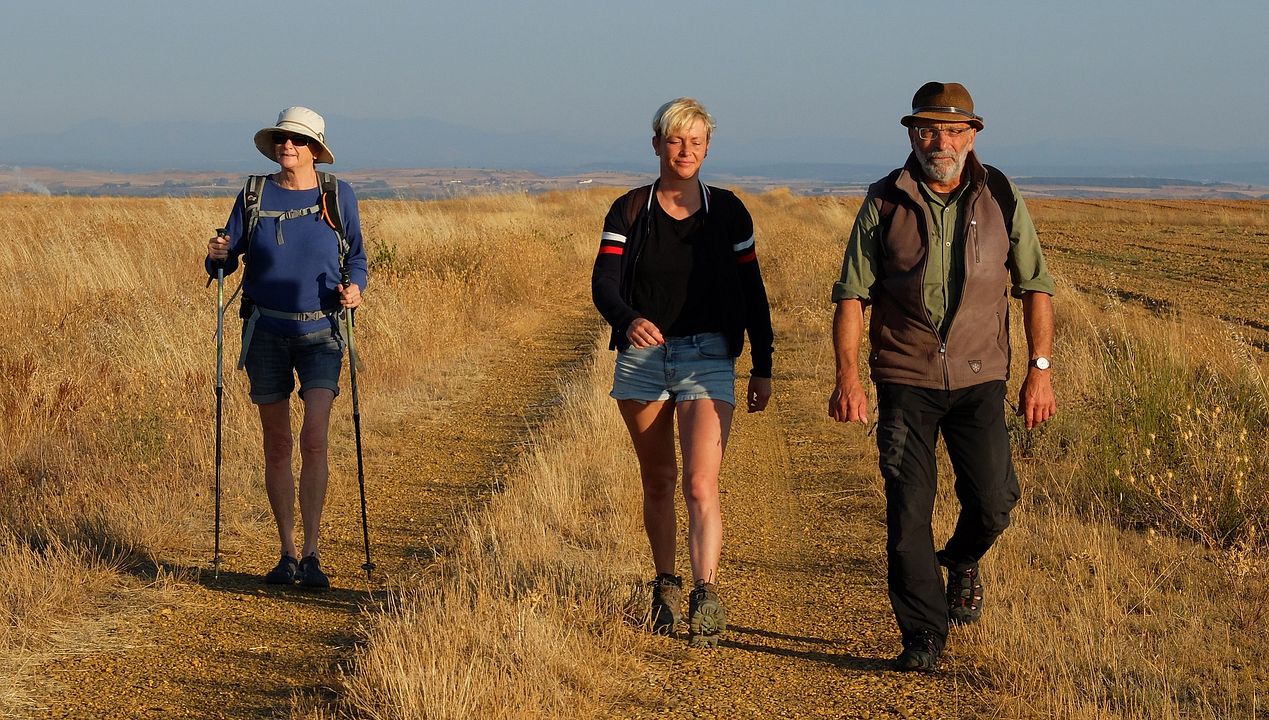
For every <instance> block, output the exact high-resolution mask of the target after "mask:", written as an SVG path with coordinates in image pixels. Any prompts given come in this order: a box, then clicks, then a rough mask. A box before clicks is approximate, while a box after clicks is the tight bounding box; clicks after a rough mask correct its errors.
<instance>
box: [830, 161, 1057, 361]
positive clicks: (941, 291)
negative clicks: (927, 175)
mask: <svg viewBox="0 0 1269 720" xmlns="http://www.w3.org/2000/svg"><path fill="white" fill-rule="evenodd" d="M919 185H920V188H921V195H922V197H923V198H925V206H926V217H927V218H928V220H929V223H928V227H929V229H930V237H929V250H928V252H927V253H926V262H925V290H924V296H925V307H926V309H927V310H929V312H930V320H931V322H933V323H934V327H936V328H939V333H940V334H942V335H944V336H946V334H947V329H948V328H949V327H950V326H951V324H952V316H951V314H950V313H952V312H954V311H955V308H956V306H957V305H958V303H959V301H960V292H961V288H962V287H963V285H964V280H965V238H964V235H963V233H961V229H960V223H959V222H957V219H958V217H959V216H960V212H961V209H962V208H963V206H964V200H965V189H966V188H967V187H969V185H968V183H962V184H961V186H960V187H958V188H957V189H956V190H955V191H953V192H952V193H951V195H949V196H948V198H947V199H946V200H945V199H943V198H942V197H941V196H939V195H938V194H937V193H935V192H934V191H933V190H931V189H930V188H929V186H928V185H926V184H925V182H920V183H919ZM1009 189H1010V191H1012V193H1013V199H1014V212H1013V220H1012V224H1011V228H1012V229H1011V231H1010V235H1009V259H1008V267H1009V277H1010V281H1011V292H1012V294H1013V296H1014V297H1022V295H1023V293H1027V292H1042V293H1046V294H1049V295H1052V294H1053V291H1054V286H1053V277H1052V276H1051V275H1049V270H1048V268H1047V267H1046V266H1045V263H1044V254H1043V253H1042V252H1041V250H1040V238H1039V236H1038V235H1036V231H1035V224H1034V223H1032V221H1031V213H1030V212H1028V211H1027V206H1026V204H1025V203H1024V202H1023V201H1022V196H1021V194H1020V193H1019V192H1018V186H1017V185H1014V184H1013V181H1010V182H1009ZM983 192H987V190H986V189H984V190H983ZM880 258H881V215H880V211H879V210H878V207H877V202H876V201H875V198H874V197H873V196H872V195H869V196H868V197H867V198H866V199H865V200H864V204H863V206H862V207H860V209H859V214H858V215H857V216H856V217H855V226H854V228H853V229H852V230H851V233H850V241H849V242H848V243H847V245H846V254H845V257H844V258H843V259H842V273H841V278H840V279H839V280H838V281H837V282H836V283H834V284H833V302H837V301H839V300H845V299H849V298H858V299H860V300H870V299H871V298H872V288H873V285H874V284H875V283H876V281H877V266H878V264H879V262H880Z"/></svg>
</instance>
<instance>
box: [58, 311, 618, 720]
mask: <svg viewBox="0 0 1269 720" xmlns="http://www.w3.org/2000/svg"><path fill="white" fill-rule="evenodd" d="M592 316H593V313H590V312H587V313H585V314H583V313H582V312H581V311H569V312H568V313H567V317H564V318H554V319H553V321H552V327H553V328H555V330H554V331H553V332H552V333H538V332H535V331H536V330H537V329H538V328H537V327H533V326H522V327H517V328H516V329H515V330H514V331H508V332H509V333H511V335H510V336H509V337H507V338H505V340H504V341H502V342H499V343H497V345H496V347H490V348H488V349H487V350H486V351H485V352H482V353H477V355H478V357H479V358H480V359H478V360H477V361H476V367H475V368H473V372H474V373H475V374H476V377H474V378H473V380H472V382H471V383H469V385H468V388H467V392H466V394H465V396H464V397H460V398H456V401H455V402H451V403H448V404H447V405H446V406H445V407H444V408H442V409H440V410H438V411H430V412H427V413H426V414H421V415H419V416H415V417H408V418H406V419H403V420H401V421H400V422H399V423H396V424H395V425H394V426H383V425H380V426H370V427H374V428H375V429H374V430H373V431H372V430H369V429H366V430H363V432H364V440H365V456H366V458H367V484H368V485H369V488H370V492H369V501H370V503H369V504H370V507H369V513H370V517H371V523H372V524H371V529H372V536H371V542H372V550H373V553H374V560H375V562H376V563H377V565H378V570H377V571H376V573H375V577H374V583H373V589H374V597H375V598H376V599H378V598H382V597H383V590H382V588H383V587H384V583H385V579H389V578H391V579H396V580H401V579H403V578H405V577H408V576H409V575H410V574H412V573H416V572H419V571H421V569H422V568H423V567H425V566H426V565H427V564H428V562H429V561H430V559H431V558H432V557H433V556H434V553H435V552H436V550H437V549H438V548H436V547H435V543H437V542H439V537H440V536H441V531H442V529H443V528H446V527H448V526H450V525H451V524H452V513H453V512H454V510H456V509H457V508H460V507H461V506H462V505H463V504H464V503H466V502H468V501H470V500H472V499H474V498H477V497H478V496H479V495H480V494H481V493H487V492H489V491H490V490H491V484H490V481H491V479H495V482H496V478H499V477H500V476H501V475H502V474H503V471H504V469H505V468H506V466H507V465H508V464H509V463H510V462H511V461H512V460H513V459H514V457H515V456H516V454H517V453H518V452H519V450H520V448H521V444H522V442H523V438H524V437H525V432H524V431H525V428H526V427H532V426H535V425H536V424H537V423H538V422H539V421H540V420H541V419H542V417H543V416H544V415H545V414H546V413H548V412H550V410H551V408H553V407H554V405H555V403H556V400H557V384H556V378H558V377H559V376H560V374H561V373H562V372H565V371H566V370H567V368H569V367H570V366H572V365H573V364H574V363H577V362H579V361H581V360H584V359H585V358H586V357H587V356H588V355H589V353H590V352H591V351H592V349H593V347H594V340H593V338H594V335H595V333H596V332H597V325H596V323H595V320H594V319H593V317H592ZM363 392H365V391H364V390H363ZM363 402H364V401H363ZM340 407H343V408H344V412H347V408H348V406H347V405H346V404H341V405H340ZM343 444H344V445H346V446H347V447H332V461H333V463H334V464H333V467H332V484H331V489H330V494H329V498H328V506H327V507H328V509H327V514H326V516H325V517H324V518H323V526H324V527H323V556H324V560H325V562H324V565H328V566H329V568H328V571H329V572H330V574H331V580H332V588H331V590H329V591H327V592H322V593H314V592H306V591H302V590H299V589H292V588H285V589H278V588H274V587H269V586H265V585H263V584H262V583H261V580H260V577H261V575H262V574H263V573H264V572H265V571H266V570H268V569H269V567H271V566H272V564H273V562H274V557H273V556H272V551H271V549H270V550H268V551H266V550H265V549H264V548H228V552H227V555H228V559H227V561H226V563H225V565H224V566H223V567H222V570H221V572H220V577H219V579H218V580H213V579H212V576H211V574H210V573H209V572H202V573H201V575H199V574H198V573H197V572H196V571H189V570H182V569H176V570H177V573H178V575H182V576H184V577H186V578H188V579H187V580H178V581H177V582H176V583H175V584H174V587H173V590H172V591H171V595H170V600H169V602H168V603H166V604H165V605H163V606H161V607H156V608H154V611H153V613H152V615H151V616H150V617H149V618H143V619H141V620H140V621H138V620H136V619H135V618H133V619H131V620H120V621H119V623H118V625H117V627H115V628H113V629H112V633H113V634H115V635H116V636H117V641H116V642H115V643H113V645H114V647H115V648H116V650H115V651H107V652H98V653H93V654H87V655H82V656H71V657H63V658H60V659H58V660H56V661H54V662H52V663H51V664H50V665H49V666H48V667H46V669H45V672H46V675H47V676H48V677H49V679H50V680H51V683H50V684H51V685H53V686H54V687H55V688H56V696H55V697H52V698H50V699H49V700H48V701H47V702H48V704H49V707H48V708H47V711H46V712H45V713H44V714H43V715H42V716H45V717H53V718H139V717H163V718H186V717H188V718H222V717H223V718H272V717H285V716H287V715H288V713H289V712H290V709H291V708H292V706H293V705H295V704H298V705H300V706H306V705H309V704H311V703H312V702H313V701H314V700H323V699H330V698H333V690H332V688H333V687H335V684H336V673H337V667H338V664H339V662H340V661H341V660H344V659H345V658H347V657H348V656H349V654H350V653H351V650H352V647H353V644H354V642H355V641H356V631H357V626H358V624H359V622H360V619H361V618H360V614H361V612H362V610H363V608H365V607H366V606H367V604H368V603H369V602H371V595H370V594H369V593H368V592H367V590H368V586H367V584H366V579H365V576H364V574H363V573H362V571H361V570H360V565H361V563H362V561H363V554H362V553H363V551H362V543H361V525H360V515H359V506H358V496H357V488H356V479H355V478H356V464H355V459H354V457H353V453H352V450H351V440H349V441H348V442H346V443H343ZM260 502H261V508H262V510H261V511H262V512H267V510H265V509H264V507H265V506H264V504H263V491H262V492H261V500H260ZM150 577H151V578H152V577H153V576H152V575H151V576H150ZM143 579H144V578H143ZM120 648H122V649H120Z"/></svg>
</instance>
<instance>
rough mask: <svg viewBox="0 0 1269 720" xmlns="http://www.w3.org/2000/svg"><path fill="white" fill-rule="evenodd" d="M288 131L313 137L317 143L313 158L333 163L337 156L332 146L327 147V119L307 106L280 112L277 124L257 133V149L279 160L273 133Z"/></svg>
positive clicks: (270, 157) (268, 156)
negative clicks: (332, 150) (275, 150)
mask: <svg viewBox="0 0 1269 720" xmlns="http://www.w3.org/2000/svg"><path fill="white" fill-rule="evenodd" d="M275 132H287V133H293V134H295V135H303V136H304V137H306V138H312V139H313V140H314V141H316V143H317V148H318V149H317V151H315V152H314V153H313V159H314V161H315V162H319V163H333V162H335V156H334V154H332V153H331V151H330V148H328V147H326V121H325V120H323V119H322V116H321V115H318V114H317V113H315V112H313V111H312V110H309V109H308V108H306V107H299V106H296V107H289V108H286V109H285V110H283V111H282V112H280V113H278V122H277V124H275V125H273V126H271V127H267V128H263V129H261V130H260V132H258V133H256V149H258V150H259V151H260V152H261V154H263V155H264V156H265V157H267V158H269V159H270V160H273V161H274V162H277V155H276V154H275V153H274V146H273V133H275Z"/></svg>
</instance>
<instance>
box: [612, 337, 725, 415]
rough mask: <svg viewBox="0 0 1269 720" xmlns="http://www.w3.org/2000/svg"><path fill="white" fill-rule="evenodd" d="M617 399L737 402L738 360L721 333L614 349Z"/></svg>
mask: <svg viewBox="0 0 1269 720" xmlns="http://www.w3.org/2000/svg"><path fill="white" fill-rule="evenodd" d="M609 395H611V396H612V397H613V398H615V399H617V400H642V401H644V402H653V401H658V400H704V399H710V400H722V401H723V402H725V403H728V404H729V405H731V406H732V407H735V406H736V358H734V357H732V356H731V354H730V353H729V352H728V350H727V339H726V338H724V337H723V334H722V333H701V334H700V335H687V336H685V337H672V338H666V340H665V344H664V345H657V346H655V347H649V348H643V349H639V348H634V347H631V348H627V349H625V350H622V351H620V352H618V353H617V369H616V371H615V372H614V373H613V379H612V392H611V393H609Z"/></svg>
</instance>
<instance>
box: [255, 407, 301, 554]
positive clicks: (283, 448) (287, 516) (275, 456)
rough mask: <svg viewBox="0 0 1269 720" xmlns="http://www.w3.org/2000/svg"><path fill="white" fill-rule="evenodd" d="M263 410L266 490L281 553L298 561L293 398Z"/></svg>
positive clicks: (261, 415) (261, 408)
mask: <svg viewBox="0 0 1269 720" xmlns="http://www.w3.org/2000/svg"><path fill="white" fill-rule="evenodd" d="M257 407H259V409H260V430H261V434H262V435H263V439H264V489H265V492H266V493H268V495H269V507H270V508H272V510H273V520H274V521H275V522H276V523H277V525H278V540H280V541H281V543H282V553H283V554H285V555H290V556H291V557H293V558H298V557H299V555H298V554H297V553H296V552H295V475H294V474H293V473H292V471H291V450H292V441H291V402H290V398H288V399H286V400H279V401H278V402H275V403H269V404H268V405H259V406H257Z"/></svg>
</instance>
